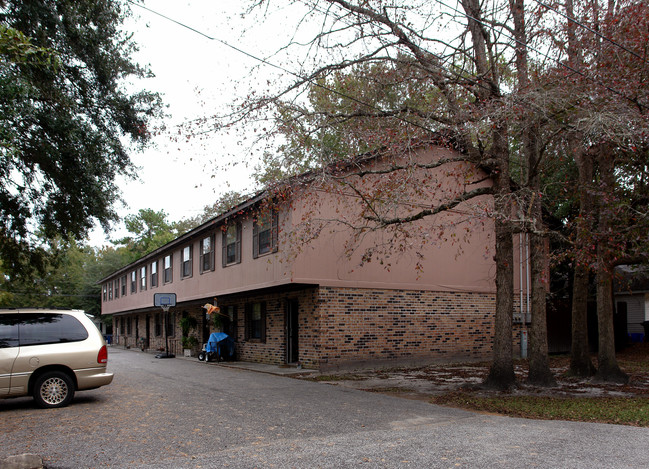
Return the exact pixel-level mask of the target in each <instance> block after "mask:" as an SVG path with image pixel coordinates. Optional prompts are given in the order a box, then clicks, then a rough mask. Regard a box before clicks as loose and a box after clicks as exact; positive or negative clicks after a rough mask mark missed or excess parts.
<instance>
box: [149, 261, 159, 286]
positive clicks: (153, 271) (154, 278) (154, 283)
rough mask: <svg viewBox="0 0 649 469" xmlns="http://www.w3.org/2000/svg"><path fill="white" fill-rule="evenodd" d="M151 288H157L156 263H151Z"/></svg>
mask: <svg viewBox="0 0 649 469" xmlns="http://www.w3.org/2000/svg"><path fill="white" fill-rule="evenodd" d="M150 271H151V288H153V287H157V286H158V261H153V262H151V268H150Z"/></svg>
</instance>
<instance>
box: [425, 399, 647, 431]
mask: <svg viewBox="0 0 649 469" xmlns="http://www.w3.org/2000/svg"><path fill="white" fill-rule="evenodd" d="M432 402H433V403H434V404H442V405H453V406H458V407H463V408H466V409H472V410H479V411H484V412H495V413H499V414H504V415H511V416H516V417H526V418H533V419H548V420H576V421H580V422H601V423H614V424H618V425H633V426H639V427H649V401H648V400H647V399H646V398H644V397H633V398H630V397H571V398H561V397H550V396H499V397H480V396H475V395H472V394H469V393H465V392H456V393H448V394H444V395H442V396H438V397H435V398H433V399H432Z"/></svg>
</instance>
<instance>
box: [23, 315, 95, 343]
mask: <svg viewBox="0 0 649 469" xmlns="http://www.w3.org/2000/svg"><path fill="white" fill-rule="evenodd" d="M19 336H20V345H21V346H25V345H39V344H56V343H60V342H79V341H82V340H86V339H87V338H88V331H86V328H85V327H84V326H83V324H81V323H80V322H79V321H78V320H77V319H76V318H74V317H72V316H69V315H67V314H52V313H42V314H25V315H21V321H20V324H19Z"/></svg>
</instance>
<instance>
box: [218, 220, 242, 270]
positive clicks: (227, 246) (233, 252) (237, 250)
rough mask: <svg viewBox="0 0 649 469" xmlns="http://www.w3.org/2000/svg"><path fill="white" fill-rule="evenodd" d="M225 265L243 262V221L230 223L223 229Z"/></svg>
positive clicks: (223, 260)
mask: <svg viewBox="0 0 649 469" xmlns="http://www.w3.org/2000/svg"><path fill="white" fill-rule="evenodd" d="M222 239H223V242H222V246H223V259H222V263H223V267H225V266H226V265H230V264H238V263H240V262H241V223H235V224H233V225H229V226H228V227H227V228H226V229H225V231H223V238H222Z"/></svg>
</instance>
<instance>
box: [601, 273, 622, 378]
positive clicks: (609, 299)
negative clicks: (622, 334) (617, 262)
mask: <svg viewBox="0 0 649 469" xmlns="http://www.w3.org/2000/svg"><path fill="white" fill-rule="evenodd" d="M612 281H613V267H612V266H610V265H608V264H607V263H605V262H601V261H600V262H599V264H598V268H597V326H598V330H599V351H598V353H597V362H598V368H597V373H596V374H595V379H596V380H597V381H603V382H611V383H627V382H628V381H629V376H628V375H627V374H626V373H624V372H623V371H622V370H620V367H619V366H618V364H617V358H616V357H615V334H614V329H613V295H612V291H613V290H612V283H613V282H612Z"/></svg>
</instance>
